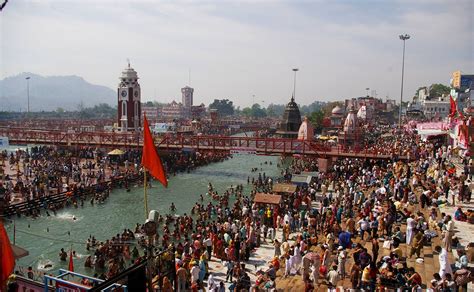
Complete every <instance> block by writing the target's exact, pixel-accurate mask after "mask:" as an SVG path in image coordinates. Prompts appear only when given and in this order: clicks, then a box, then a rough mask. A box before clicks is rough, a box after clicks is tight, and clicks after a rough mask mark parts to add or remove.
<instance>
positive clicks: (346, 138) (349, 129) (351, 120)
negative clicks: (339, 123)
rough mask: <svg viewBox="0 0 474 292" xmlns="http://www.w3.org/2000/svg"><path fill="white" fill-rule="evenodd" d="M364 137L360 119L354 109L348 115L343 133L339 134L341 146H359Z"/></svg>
mask: <svg viewBox="0 0 474 292" xmlns="http://www.w3.org/2000/svg"><path fill="white" fill-rule="evenodd" d="M362 135H363V133H362V129H361V127H360V123H359V119H358V118H357V114H356V110H355V109H353V108H352V109H351V110H350V111H349V113H348V114H347V117H346V119H345V121H344V125H343V128H342V131H340V132H339V137H338V140H339V144H342V145H346V146H354V145H357V144H358V142H359V141H360V140H361V138H362Z"/></svg>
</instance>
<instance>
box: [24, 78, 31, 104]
mask: <svg viewBox="0 0 474 292" xmlns="http://www.w3.org/2000/svg"><path fill="white" fill-rule="evenodd" d="M30 78H31V77H30V76H28V77H26V78H25V79H26V96H27V98H28V107H27V113H30Z"/></svg>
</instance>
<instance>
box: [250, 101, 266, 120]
mask: <svg viewBox="0 0 474 292" xmlns="http://www.w3.org/2000/svg"><path fill="white" fill-rule="evenodd" d="M251 115H252V117H254V118H264V117H266V116H267V112H266V111H265V109H262V108H261V107H260V105H259V104H258V103H255V104H254V105H252V109H251Z"/></svg>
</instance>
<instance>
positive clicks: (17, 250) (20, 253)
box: [11, 244, 30, 259]
mask: <svg viewBox="0 0 474 292" xmlns="http://www.w3.org/2000/svg"><path fill="white" fill-rule="evenodd" d="M11 246H12V250H13V255H14V256H15V259H19V258H22V257H26V256H27V255H29V254H30V253H29V252H28V251H27V250H26V249H24V248H21V247H19V246H17V245H14V244H12V245H11Z"/></svg>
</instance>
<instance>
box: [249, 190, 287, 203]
mask: <svg viewBox="0 0 474 292" xmlns="http://www.w3.org/2000/svg"><path fill="white" fill-rule="evenodd" d="M253 201H254V202H255V203H260V204H270V205H280V203H281V196H280V195H272V194H266V193H256V194H255V198H254V199H253Z"/></svg>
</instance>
